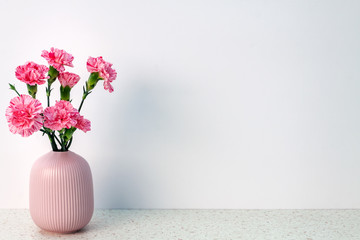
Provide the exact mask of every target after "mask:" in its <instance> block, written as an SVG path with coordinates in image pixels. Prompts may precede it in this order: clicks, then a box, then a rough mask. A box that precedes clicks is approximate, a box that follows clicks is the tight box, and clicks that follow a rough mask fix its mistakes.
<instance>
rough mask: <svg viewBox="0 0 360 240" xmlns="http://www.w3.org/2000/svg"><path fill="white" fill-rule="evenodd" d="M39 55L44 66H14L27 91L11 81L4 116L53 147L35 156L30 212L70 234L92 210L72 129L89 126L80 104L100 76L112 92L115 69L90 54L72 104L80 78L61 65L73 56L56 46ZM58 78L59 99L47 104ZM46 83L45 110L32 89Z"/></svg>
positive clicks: (15, 129)
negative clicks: (80, 90)
mask: <svg viewBox="0 0 360 240" xmlns="http://www.w3.org/2000/svg"><path fill="white" fill-rule="evenodd" d="M41 56H42V57H44V58H45V59H46V60H47V62H48V63H49V65H50V66H49V67H47V66H45V65H39V64H36V63H34V62H27V63H25V64H24V65H21V66H18V67H17V68H16V71H15V76H16V78H17V79H19V80H20V81H22V82H24V83H26V86H27V90H28V95H27V94H20V93H19V92H18V90H17V89H16V88H15V85H13V84H10V89H11V90H13V91H15V92H16V93H17V95H18V96H17V97H14V98H13V99H11V101H10V106H9V107H8V108H7V109H6V114H5V115H6V119H7V122H8V125H9V128H10V131H11V132H12V133H14V134H20V135H21V136H23V137H28V136H30V135H32V134H33V133H35V132H37V131H41V132H42V133H43V135H45V134H46V135H47V136H48V138H49V140H50V143H51V147H52V151H50V152H48V153H47V154H45V155H43V156H41V157H40V158H39V159H38V160H36V161H35V163H34V164H33V166H32V169H31V173H30V188H29V193H30V198H29V202H30V204H29V208H30V214H31V217H32V219H33V220H34V222H35V224H36V225H38V226H39V227H40V228H42V229H44V230H47V231H52V232H59V233H71V232H75V231H78V230H79V229H81V228H83V227H84V226H85V225H86V224H88V222H89V221H90V219H91V217H92V214H93V211H94V194H93V182H92V174H91V170H90V166H89V164H88V163H87V161H86V160H85V159H84V158H82V157H81V156H80V155H78V154H76V153H74V152H72V151H69V148H70V146H71V143H72V140H73V138H74V137H73V134H74V132H75V131H76V130H77V129H80V130H82V131H84V132H87V131H89V130H90V127H91V123H90V121H89V120H88V119H86V118H84V116H82V115H80V111H81V108H82V106H83V103H84V101H85V99H86V98H87V96H88V95H89V94H90V93H91V91H92V90H93V89H94V88H95V86H96V85H97V83H98V82H99V81H103V85H104V89H105V90H108V91H109V92H113V90H114V89H113V87H112V85H111V82H112V81H114V80H115V79H116V75H117V74H116V71H115V70H114V69H113V68H112V64H111V63H108V62H106V61H104V59H103V58H102V57H97V58H93V57H89V58H88V60H87V63H86V67H87V70H88V71H89V72H90V76H89V78H88V80H87V81H86V82H85V84H84V87H83V95H82V99H81V103H80V105H79V107H78V108H77V109H76V108H74V107H73V105H72V103H71V98H70V92H71V89H72V88H73V87H74V86H75V85H76V84H77V83H78V82H79V80H80V77H79V75H77V74H75V73H70V72H65V66H69V67H73V64H72V61H73V59H74V57H73V56H72V55H71V54H69V53H67V52H65V51H64V50H60V49H56V48H51V50H50V51H46V50H44V51H43V52H42V54H41ZM57 79H58V80H59V83H60V99H59V100H57V101H56V102H55V104H54V105H53V106H50V96H51V92H52V90H53V89H52V88H51V87H52V85H53V84H54V83H55V81H56V80H57ZM45 83H47V87H46V96H47V107H46V108H45V109H44V108H43V106H42V104H41V102H40V101H39V100H37V99H36V94H37V91H38V85H43V84H45Z"/></svg>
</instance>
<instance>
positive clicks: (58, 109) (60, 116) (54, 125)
mask: <svg viewBox="0 0 360 240" xmlns="http://www.w3.org/2000/svg"><path fill="white" fill-rule="evenodd" d="M77 113H78V111H77V110H76V109H75V108H74V107H73V106H72V105H71V103H70V102H68V101H64V100H60V101H56V103H55V106H53V107H47V108H45V110H44V126H45V127H47V128H50V129H52V130H58V131H59V130H61V129H63V128H71V127H73V126H75V124H76V114H77Z"/></svg>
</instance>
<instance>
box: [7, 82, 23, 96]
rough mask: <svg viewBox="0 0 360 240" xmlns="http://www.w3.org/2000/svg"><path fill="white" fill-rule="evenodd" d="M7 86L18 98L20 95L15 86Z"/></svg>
mask: <svg viewBox="0 0 360 240" xmlns="http://www.w3.org/2000/svg"><path fill="white" fill-rule="evenodd" d="M9 86H10V89H11V90H13V91H15V92H16V93H17V95H18V96H19V97H20V93H19V92H18V91H17V90H16V88H15V85H12V84H10V83H9Z"/></svg>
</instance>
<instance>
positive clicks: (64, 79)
mask: <svg viewBox="0 0 360 240" xmlns="http://www.w3.org/2000/svg"><path fill="white" fill-rule="evenodd" d="M58 78H59V81H60V84H61V86H63V87H66V86H69V87H70V88H72V87H73V86H75V84H77V83H78V82H79V80H80V76H79V75H77V74H75V73H69V72H62V73H60V74H59V77H58Z"/></svg>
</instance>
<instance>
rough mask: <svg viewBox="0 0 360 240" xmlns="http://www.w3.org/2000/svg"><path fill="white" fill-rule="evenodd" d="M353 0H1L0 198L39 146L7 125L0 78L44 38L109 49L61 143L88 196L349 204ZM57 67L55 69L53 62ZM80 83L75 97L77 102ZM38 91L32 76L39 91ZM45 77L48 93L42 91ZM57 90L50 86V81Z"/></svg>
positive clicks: (358, 134)
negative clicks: (68, 146) (91, 191)
mask: <svg viewBox="0 0 360 240" xmlns="http://www.w3.org/2000/svg"><path fill="white" fill-rule="evenodd" d="M359 8H360V2H359V1H340V0H339V1H326V0H322V1H310V0H309V1H304V0H298V1H285V0H284V1H260V0H258V1H235V0H234V1H230V0H228V1H200V0H198V1H193V0H192V1H144V0H143V1H115V0H108V1H107V0H102V1H77V2H76V3H72V1H68V0H65V1H61V2H60V1H56V2H54V3H52V2H50V1H45V0H40V1H1V2H0V34H1V38H0V39H1V44H0V53H1V58H0V70H1V75H2V76H1V82H2V83H1V86H2V87H1V94H0V109H1V111H2V112H3V114H2V116H3V117H1V118H0V136H1V138H0V145H1V149H0V150H1V153H2V154H1V160H0V208H25V207H28V199H27V198H28V177H29V172H30V168H31V165H32V163H33V162H34V161H35V159H36V158H37V157H39V156H40V155H42V154H44V153H46V152H47V151H50V145H49V143H48V140H47V139H46V138H45V137H44V138H43V137H41V136H40V133H38V134H35V135H33V136H31V137H29V138H22V137H21V136H19V135H13V134H11V133H10V132H9V131H8V127H7V123H6V120H5V117H4V114H5V109H6V107H7V105H8V103H9V101H10V98H11V97H13V96H14V93H12V92H10V91H8V90H7V88H8V87H7V83H8V82H11V83H15V84H16V86H18V88H20V90H21V91H22V92H25V86H24V85H23V84H22V83H20V82H19V81H18V80H16V79H15V76H14V70H15V68H16V66H18V65H21V64H24V63H25V62H26V61H28V60H32V61H35V62H38V63H42V64H45V63H46V62H45V60H44V59H42V58H41V57H40V54H41V51H42V50H43V49H50V47H52V46H54V47H58V48H60V49H65V50H66V51H68V52H70V53H72V54H73V55H74V56H75V60H74V65H75V68H74V69H71V71H73V72H76V73H78V74H80V75H81V76H82V80H83V81H85V80H86V78H87V77H88V73H87V72H86V68H85V62H86V59H87V57H88V56H100V55H102V56H103V57H104V58H105V60H108V61H110V62H112V63H114V66H115V68H116V69H117V71H118V78H117V80H116V82H114V87H115V91H114V92H113V93H112V94H109V93H108V92H105V91H104V89H102V87H101V86H98V87H97V88H96V89H95V91H94V93H92V94H91V95H90V96H89V98H88V100H87V101H86V102H85V105H84V108H83V113H84V114H85V116H86V117H87V118H89V119H90V120H91V121H92V129H93V130H92V131H91V132H89V133H87V134H84V133H80V132H77V133H76V135H75V137H76V138H75V141H74V143H73V148H72V150H73V151H75V152H77V153H79V154H80V155H82V156H84V157H85V158H86V159H87V160H88V161H89V163H90V165H91V167H92V171H93V177H94V183H95V201H96V207H99V208H115V207H116V208H125V207H126V208H359V207H360V191H359V189H360V148H359V145H360V124H359V123H360V114H359V113H360V100H359V95H360V81H359V80H360V67H359V64H360V47H359V46H360V17H359V16H360V15H359ZM68 69H69V68H68ZM82 83H83V82H81V84H79V85H78V86H77V87H76V88H75V90H74V94H75V93H78V96H75V95H74V94H73V96H74V104H75V105H76V106H77V105H78V104H79V99H80V94H81V85H82ZM39 91H40V93H39V95H40V99H41V100H43V102H44V103H45V94H44V87H43V88H40V89H39ZM54 91H58V90H57V89H56V90H54ZM56 94H57V93H56Z"/></svg>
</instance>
